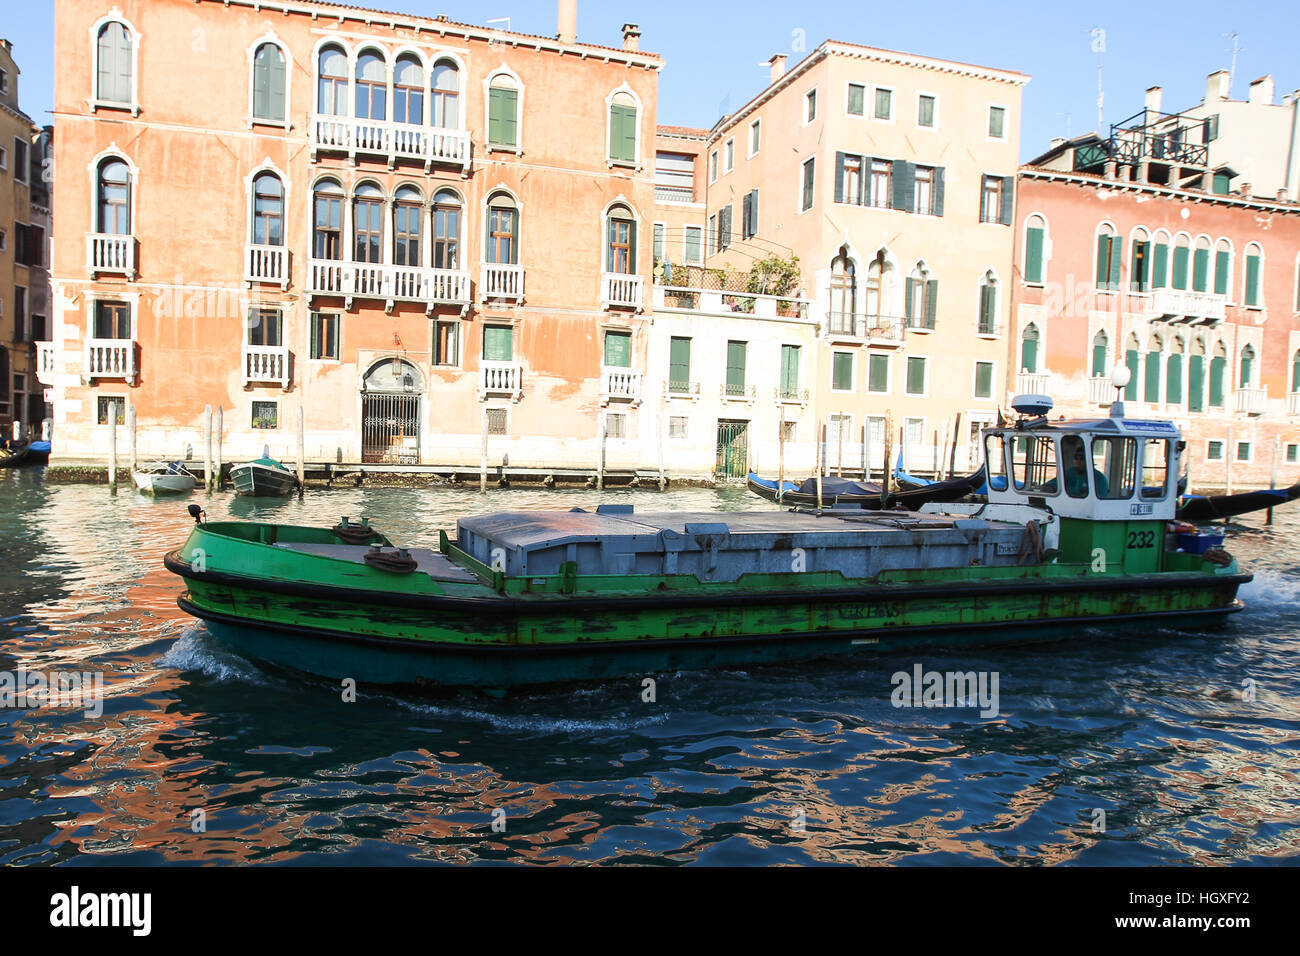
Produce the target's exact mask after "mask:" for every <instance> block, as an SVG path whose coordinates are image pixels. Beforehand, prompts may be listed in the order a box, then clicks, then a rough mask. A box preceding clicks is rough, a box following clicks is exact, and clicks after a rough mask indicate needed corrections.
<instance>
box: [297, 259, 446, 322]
mask: <svg viewBox="0 0 1300 956" xmlns="http://www.w3.org/2000/svg"><path fill="white" fill-rule="evenodd" d="M307 291H308V292H309V293H311V294H312V295H339V296H343V297H344V298H345V299H347V300H348V306H349V307H351V305H352V299H353V297H360V298H363V299H383V300H384V301H385V308H387V309H389V310H391V309H392V307H393V303H394V302H420V303H423V304H424V305H425V307H426V309H428V310H432V308H433V307H434V306H435V305H460V306H467V305H469V273H468V272H465V271H463V270H459V269H425V268H423V267H421V266H399V265H392V264H384V263H370V262H340V261H336V260H332V259H312V260H310V262H309V263H308V268H307Z"/></svg>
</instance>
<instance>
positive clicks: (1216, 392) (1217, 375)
mask: <svg viewBox="0 0 1300 956" xmlns="http://www.w3.org/2000/svg"><path fill="white" fill-rule="evenodd" d="M1227 365H1228V360H1227V359H1225V358H1224V357H1223V356H1221V355H1216V356H1215V357H1214V358H1212V359H1210V407H1211V408H1222V407H1223V373H1224V372H1225V371H1226V369H1227Z"/></svg>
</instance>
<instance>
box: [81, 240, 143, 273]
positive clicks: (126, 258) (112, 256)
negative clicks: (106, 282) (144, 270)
mask: <svg viewBox="0 0 1300 956" xmlns="http://www.w3.org/2000/svg"><path fill="white" fill-rule="evenodd" d="M86 271H87V272H89V273H90V277H91V278H92V279H94V278H96V277H98V276H101V275H106V274H107V275H124V276H126V277H127V278H128V279H135V275H136V272H135V236H119V235H113V234H110V233H105V232H91V233H87V234H86Z"/></svg>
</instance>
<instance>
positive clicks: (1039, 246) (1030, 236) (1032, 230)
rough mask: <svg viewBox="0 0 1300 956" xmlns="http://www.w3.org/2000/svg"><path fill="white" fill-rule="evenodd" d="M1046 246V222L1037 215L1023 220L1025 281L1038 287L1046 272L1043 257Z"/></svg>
mask: <svg viewBox="0 0 1300 956" xmlns="http://www.w3.org/2000/svg"><path fill="white" fill-rule="evenodd" d="M1046 245H1047V220H1046V219H1044V218H1043V217H1042V216H1039V215H1037V214H1035V215H1033V216H1030V217H1029V218H1028V219H1026V220H1025V281H1026V282H1031V283H1033V284H1035V285H1040V284H1042V282H1043V281H1044V278H1045V276H1046V274H1047V270H1046V267H1045V264H1044V259H1043V257H1044V255H1045V252H1046V249H1045V247H1046Z"/></svg>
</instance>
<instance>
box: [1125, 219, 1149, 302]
mask: <svg viewBox="0 0 1300 956" xmlns="http://www.w3.org/2000/svg"><path fill="white" fill-rule="evenodd" d="M1128 284H1129V288H1130V289H1131V290H1132V291H1134V292H1149V291H1150V290H1151V236H1150V234H1149V233H1148V232H1147V231H1146V229H1144V228H1142V227H1141V226H1138V227H1137V228H1136V229H1134V230H1133V259H1132V261H1131V262H1130V263H1129V270H1128Z"/></svg>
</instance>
